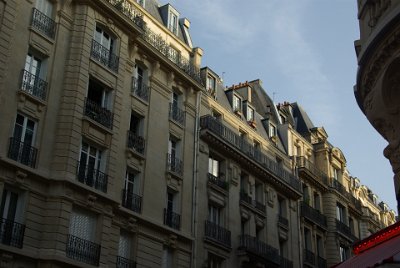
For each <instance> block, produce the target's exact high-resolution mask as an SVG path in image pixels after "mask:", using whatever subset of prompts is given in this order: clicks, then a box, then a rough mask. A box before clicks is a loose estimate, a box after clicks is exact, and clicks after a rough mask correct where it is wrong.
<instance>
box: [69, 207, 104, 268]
mask: <svg viewBox="0 0 400 268" xmlns="http://www.w3.org/2000/svg"><path fill="white" fill-rule="evenodd" d="M96 220H97V219H96V215H95V214H93V213H91V212H89V211H86V210H83V209H78V208H74V209H73V210H72V213H71V218H70V223H69V235H68V241H67V248H66V253H67V257H69V258H72V259H75V260H78V261H82V262H85V263H88V264H91V265H96V266H97V265H98V264H99V256H100V245H98V244H95V243H94V241H95V238H96Z"/></svg>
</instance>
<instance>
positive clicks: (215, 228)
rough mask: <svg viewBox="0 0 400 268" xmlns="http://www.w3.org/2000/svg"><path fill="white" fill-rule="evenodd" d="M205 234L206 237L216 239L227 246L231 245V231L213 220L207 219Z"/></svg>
mask: <svg viewBox="0 0 400 268" xmlns="http://www.w3.org/2000/svg"><path fill="white" fill-rule="evenodd" d="M205 236H206V238H208V239H211V240H213V241H216V242H218V243H220V244H222V245H224V246H226V247H231V231H229V230H227V229H225V228H223V227H221V226H219V225H217V224H215V223H213V222H210V221H206V223H205Z"/></svg>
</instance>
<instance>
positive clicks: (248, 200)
mask: <svg viewBox="0 0 400 268" xmlns="http://www.w3.org/2000/svg"><path fill="white" fill-rule="evenodd" d="M240 201H243V202H245V203H247V204H249V205H250V206H251V205H252V203H253V202H252V199H251V196H250V195H248V194H247V193H246V192H243V191H241V192H240Z"/></svg>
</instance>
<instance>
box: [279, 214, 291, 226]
mask: <svg viewBox="0 0 400 268" xmlns="http://www.w3.org/2000/svg"><path fill="white" fill-rule="evenodd" d="M278 223H279V224H280V225H282V226H283V227H286V228H289V220H288V219H287V218H286V217H285V216H283V215H278Z"/></svg>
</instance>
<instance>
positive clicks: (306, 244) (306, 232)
mask: <svg viewBox="0 0 400 268" xmlns="http://www.w3.org/2000/svg"><path fill="white" fill-rule="evenodd" d="M304 247H305V249H306V250H310V251H311V250H312V245H311V231H310V230H309V229H308V228H304Z"/></svg>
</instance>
